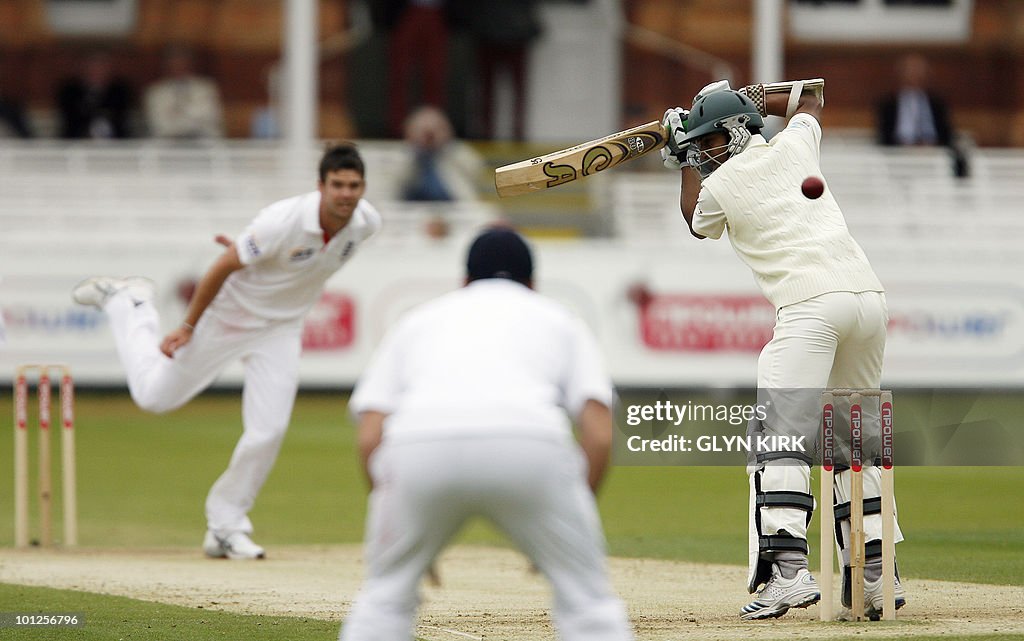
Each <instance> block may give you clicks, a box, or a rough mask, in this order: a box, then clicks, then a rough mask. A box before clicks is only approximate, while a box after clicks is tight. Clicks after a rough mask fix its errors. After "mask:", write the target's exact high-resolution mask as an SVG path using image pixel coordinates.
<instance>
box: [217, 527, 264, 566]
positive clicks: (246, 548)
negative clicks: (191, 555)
mask: <svg viewBox="0 0 1024 641" xmlns="http://www.w3.org/2000/svg"><path fill="white" fill-rule="evenodd" d="M203 552H205V553H206V556H208V557H210V558H211V559H224V558H227V559H232V560H234V561H239V560H246V559H262V558H265V557H266V554H264V552H263V548H261V547H260V546H258V545H256V544H255V543H253V541H252V539H250V538H249V535H248V534H246V533H245V532H229V533H227V534H224V535H220V534H217V533H216V532H214V531H213V530H207V531H206V537H205V538H204V539H203Z"/></svg>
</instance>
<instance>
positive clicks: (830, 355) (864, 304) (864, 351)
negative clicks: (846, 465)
mask: <svg viewBox="0 0 1024 641" xmlns="http://www.w3.org/2000/svg"><path fill="white" fill-rule="evenodd" d="M888 322H889V312H888V309H887V307H886V303H885V294H882V293H880V292H861V293H851V292H832V293H828V294H822V295H821V296H816V297H814V298H811V299H808V300H805V301H802V302H799V303H795V304H793V305H787V306H785V307H782V308H780V309H779V310H778V315H777V319H776V323H775V331H774V334H773V336H772V340H771V341H769V343H768V344H767V345H765V347H764V349H763V350H761V356H760V358H759V359H758V363H757V386H758V388H759V389H775V390H784V389H806V390H818V391H820V390H824V389H825V388H826V387H829V388H865V389H867V388H873V389H877V388H878V386H879V385H881V382H882V359H883V356H884V354H885V335H886V325H887V324H888ZM816 400H817V399H816V398H815V401H816ZM815 409H817V410H818V411H820V408H815ZM868 414H869V411H868V410H867V409H866V410H865V417H867V415H868ZM874 416H875V419H874V421H875V422H874V423H873V424H874V425H876V426H877V424H878V423H877V410H876V411H875V412H874ZM865 420H868V419H867V418H866V419H865ZM762 474H763V476H762V478H761V488H762V490H771V491H784V490H792V491H797V492H803V493H805V494H808V493H810V490H811V487H810V485H811V477H810V469H809V468H808V467H807V466H805V465H768V466H765V467H764V470H763V472H762ZM863 478H864V498H865V499H868V498H875V497H878V496H879V495H880V494H881V474H880V470H879V468H877V467H874V466H872V465H866V466H865V467H864V475H863ZM753 484H754V481H753V476H751V494H752V495H753ZM849 497H850V474H849V471H846V472H840V473H839V474H837V475H836V503H844V502H848V501H849V500H850V498H849ZM819 500H825V501H827V500H828V499H827V498H824V497H823V498H821V499H819ZM819 509H831V506H829V507H821V506H819ZM761 529H762V531H763V532H764V533H768V534H772V533H775V532H778V531H780V530H786V531H787V532H789V533H790V534H791V535H794V536H798V537H800V538H804V539H806V538H807V513H806V512H804V511H802V510H798V509H792V508H779V507H772V508H763V509H761ZM846 529H848V523H847V524H845V525H844V530H846ZM864 530H865V534H866V537H867V538H866V540H869V541H870V540H874V539H881V538H882V518H881V515H878V514H873V515H868V516H866V517H865V519H864ZM750 535H751V545H750V547H751V561H752V563H751V571H753V563H755V562H756V556H757V554H756V550H757V539H756V536H757V528H756V526H755V523H754V514H753V508H752V509H751V519H750ZM844 539H845V540H849V533H848V532H844ZM902 540H903V535H902V533H901V532H900V529H899V526H898V525H897V526H896V541H902ZM847 554H848V551H846V550H843V555H844V557H846V555H847ZM847 562H848V558H847Z"/></svg>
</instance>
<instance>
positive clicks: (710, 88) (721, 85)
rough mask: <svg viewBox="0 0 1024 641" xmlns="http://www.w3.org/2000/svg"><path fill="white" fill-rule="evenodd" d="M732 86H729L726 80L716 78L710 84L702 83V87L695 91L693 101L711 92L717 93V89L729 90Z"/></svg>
mask: <svg viewBox="0 0 1024 641" xmlns="http://www.w3.org/2000/svg"><path fill="white" fill-rule="evenodd" d="M730 89H732V87H730V86H729V81H728V80H716V81H714V82H712V83H711V84H707V85H704V88H703V89H701V90H700V91H698V92H697V95H696V96H694V97H693V101H694V102H697V101H698V100H700V99H701V98H703V97H704V96H706V95H708V94H712V93H718V92H719V91H729V90H730Z"/></svg>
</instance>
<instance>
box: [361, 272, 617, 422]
mask: <svg viewBox="0 0 1024 641" xmlns="http://www.w3.org/2000/svg"><path fill="white" fill-rule="evenodd" d="M589 399H593V400H596V401H599V402H601V403H604V404H605V405H607V406H609V407H611V405H612V385H611V380H610V379H609V378H608V376H607V374H606V373H605V371H604V367H603V364H602V362H601V358H600V355H599V352H598V349H597V345H596V343H595V340H594V338H593V336H592V335H591V333H590V331H589V330H588V329H587V327H586V326H585V325H584V324H583V322H582V321H581V320H579V319H578V318H577V317H576V316H574V315H572V314H571V313H570V312H569V311H568V310H567V309H565V308H564V307H563V306H561V305H560V304H558V303H556V302H554V301H552V300H550V299H547V298H545V297H543V296H541V295H539V294H537V293H535V292H534V291H533V290H531V289H529V288H527V287H525V286H523V285H520V284H519V283H515V282H513V281H510V280H504V279H494V278H490V279H484V280H478V281H474V282H472V283H470V284H469V285H467V286H466V287H463V288H462V289H459V290H457V291H454V292H451V293H449V294H445V295H444V296H441V297H440V298H437V299H434V300H433V301H430V302H428V303H425V304H423V305H421V306H419V307H417V308H416V309H414V310H412V311H411V312H409V313H408V314H406V315H405V316H404V317H403V318H402V319H401V320H399V322H398V323H397V324H396V325H395V326H394V327H392V328H391V330H390V331H389V332H388V334H387V336H385V338H384V340H383V341H382V342H381V344H380V346H379V347H378V349H377V351H376V353H375V354H374V357H373V359H372V361H371V363H370V365H369V367H368V368H367V369H366V370H365V371H364V372H363V375H362V377H361V378H360V380H359V383H358V384H357V386H356V389H355V391H354V393H353V394H352V398H351V399H350V400H349V409H350V410H351V411H352V412H353V413H355V414H358V413H360V412H365V411H371V410H372V411H379V412H384V413H387V414H390V416H389V417H388V418H387V420H386V421H385V427H384V438H385V439H395V440H418V439H435V438H445V437H450V436H466V435H489V434H495V435H497V434H502V435H508V434H515V435H523V436H538V437H543V438H554V439H566V438H571V434H572V432H571V421H570V419H569V416H572V417H576V416H577V415H578V414H579V412H580V411H581V410H582V409H583V406H584V404H585V403H586V401H587V400H589ZM567 412H568V415H567Z"/></svg>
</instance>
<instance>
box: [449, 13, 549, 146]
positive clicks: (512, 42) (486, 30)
mask: <svg viewBox="0 0 1024 641" xmlns="http://www.w3.org/2000/svg"><path fill="white" fill-rule="evenodd" d="M463 2H465V7H464V12H465V20H466V28H467V30H468V31H469V34H470V35H471V36H472V37H473V38H474V39H475V42H476V49H477V64H478V65H479V82H480V93H481V96H480V98H481V101H480V105H481V109H482V110H483V113H482V115H481V119H480V120H481V126H482V132H481V134H482V136H483V137H484V138H490V139H494V138H497V137H498V136H497V133H498V132H497V131H496V130H495V126H494V111H495V106H496V105H495V100H494V98H495V93H494V88H495V84H496V81H497V79H498V78H499V77H500V75H501V74H502V73H503V72H504V73H507V75H508V77H509V78H510V79H511V83H512V95H513V99H512V136H513V138H514V139H515V140H523V138H524V134H525V120H526V79H527V54H528V53H529V45H530V43H531V42H532V41H533V40H534V39H535V38H536V37H537V36H538V35H540V32H541V29H540V20H539V19H538V17H537V11H536V7H537V2H536V0H489V1H488V2H473V1H472V0H463Z"/></svg>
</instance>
